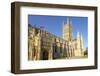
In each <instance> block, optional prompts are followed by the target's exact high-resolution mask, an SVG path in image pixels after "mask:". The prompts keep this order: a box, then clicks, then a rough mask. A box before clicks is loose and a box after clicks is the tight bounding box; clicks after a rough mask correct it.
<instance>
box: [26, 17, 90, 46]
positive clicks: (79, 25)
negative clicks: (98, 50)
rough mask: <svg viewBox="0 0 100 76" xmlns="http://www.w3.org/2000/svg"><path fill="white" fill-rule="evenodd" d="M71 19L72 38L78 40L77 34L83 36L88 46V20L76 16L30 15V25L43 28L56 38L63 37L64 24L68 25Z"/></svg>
mask: <svg viewBox="0 0 100 76" xmlns="http://www.w3.org/2000/svg"><path fill="white" fill-rule="evenodd" d="M68 18H70V20H71V23H72V36H73V38H76V36H77V32H80V33H81V34H82V35H83V39H84V46H85V47H87V46H88V38H87V37H88V18H87V17H74V16H43V15H28V23H29V24H31V25H36V26H37V27H40V26H43V27H44V29H45V30H47V31H48V32H51V33H53V34H54V35H56V36H59V37H62V28H63V22H66V23H67V19H68Z"/></svg>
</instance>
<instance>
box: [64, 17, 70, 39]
mask: <svg viewBox="0 0 100 76" xmlns="http://www.w3.org/2000/svg"><path fill="white" fill-rule="evenodd" d="M71 34H72V27H71V21H70V19H69V18H67V23H64V22H63V38H64V39H65V40H67V41H71Z"/></svg>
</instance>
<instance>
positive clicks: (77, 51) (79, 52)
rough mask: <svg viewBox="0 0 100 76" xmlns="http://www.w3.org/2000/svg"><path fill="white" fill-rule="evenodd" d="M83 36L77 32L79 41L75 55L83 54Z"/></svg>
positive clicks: (77, 40) (77, 41)
mask: <svg viewBox="0 0 100 76" xmlns="http://www.w3.org/2000/svg"><path fill="white" fill-rule="evenodd" d="M81 39H82V38H81V36H80V33H79V32H77V39H76V43H77V50H76V51H75V56H81V55H82V46H83V45H82V42H81V41H82V40H81Z"/></svg>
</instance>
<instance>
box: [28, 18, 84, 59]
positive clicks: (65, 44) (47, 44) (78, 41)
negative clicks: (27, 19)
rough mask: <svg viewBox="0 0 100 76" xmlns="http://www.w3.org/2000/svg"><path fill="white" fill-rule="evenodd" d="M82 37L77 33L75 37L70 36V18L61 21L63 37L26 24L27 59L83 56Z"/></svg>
mask: <svg viewBox="0 0 100 76" xmlns="http://www.w3.org/2000/svg"><path fill="white" fill-rule="evenodd" d="M83 45H84V44H83V38H82V35H80V33H79V32H78V33H77V37H76V38H75V39H73V38H72V25H71V22H70V20H69V19H68V20H67V23H63V37H62V38H60V37H57V36H55V35H54V34H52V33H50V32H48V31H46V30H44V29H43V28H38V27H36V26H32V25H30V24H29V25H28V60H52V59H63V58H65V59H69V58H75V57H82V56H84V54H83V52H84V49H85V48H84V46H83Z"/></svg>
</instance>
